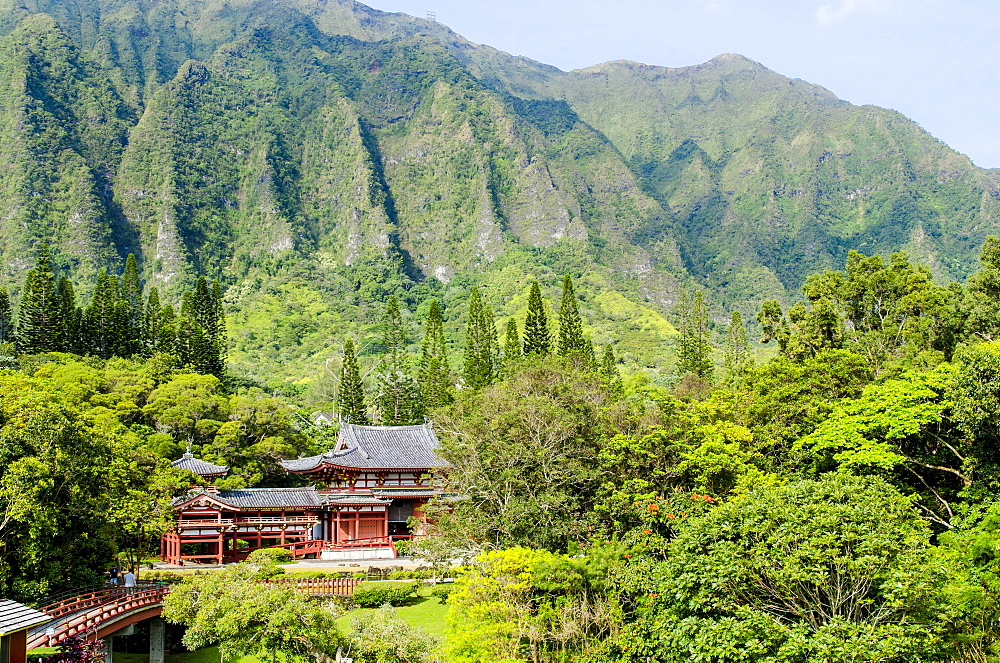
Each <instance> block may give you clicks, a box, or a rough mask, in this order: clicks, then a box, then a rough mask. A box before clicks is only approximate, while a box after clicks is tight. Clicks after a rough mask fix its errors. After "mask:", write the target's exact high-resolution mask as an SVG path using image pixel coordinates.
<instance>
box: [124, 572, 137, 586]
mask: <svg viewBox="0 0 1000 663" xmlns="http://www.w3.org/2000/svg"><path fill="white" fill-rule="evenodd" d="M124 577H125V586H126V587H135V569H129V570H128V572H127V573H126V574H125V576H124Z"/></svg>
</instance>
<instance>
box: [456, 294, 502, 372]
mask: <svg viewBox="0 0 1000 663" xmlns="http://www.w3.org/2000/svg"><path fill="white" fill-rule="evenodd" d="M498 350H499V348H498V346H497V340H496V323H495V322H494V319H493V310H492V309H491V308H490V307H488V306H486V304H485V303H484V302H483V298H482V296H481V295H480V294H479V288H478V287H475V286H473V288H472V292H470V293H469V322H468V325H467V326H466V332H465V361H464V364H463V370H462V378H463V380H464V382H465V386H467V387H468V388H470V389H482V388H483V387H485V386H487V385H490V384H493V382H494V380H495V378H496V376H497V369H498V357H497V354H498Z"/></svg>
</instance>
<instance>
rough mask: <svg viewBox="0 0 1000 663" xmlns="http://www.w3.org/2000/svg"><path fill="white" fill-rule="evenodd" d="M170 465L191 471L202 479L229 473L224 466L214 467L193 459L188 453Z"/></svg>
mask: <svg viewBox="0 0 1000 663" xmlns="http://www.w3.org/2000/svg"><path fill="white" fill-rule="evenodd" d="M170 464H171V465H173V466H174V467H176V468H179V469H182V470H191V471H192V472H194V473H195V474H198V475H200V476H203V477H210V476H215V475H217V474H225V473H226V472H228V471H229V468H228V467H227V466H225V465H214V464H212V463H209V462H206V461H203V460H201V459H199V458H195V457H194V456H193V455H192V454H191V452H190V451H188V452H187V453H185V454H184V455H183V456H181V457H180V458H178V459H177V460H175V461H173V462H171V463H170Z"/></svg>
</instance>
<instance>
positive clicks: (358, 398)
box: [337, 338, 371, 426]
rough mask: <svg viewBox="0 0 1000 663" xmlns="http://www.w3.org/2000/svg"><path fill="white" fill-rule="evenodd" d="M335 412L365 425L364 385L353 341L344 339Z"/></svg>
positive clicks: (366, 423)
mask: <svg viewBox="0 0 1000 663" xmlns="http://www.w3.org/2000/svg"><path fill="white" fill-rule="evenodd" d="M337 412H338V414H340V416H341V418H343V419H344V420H345V421H348V422H350V423H352V424H356V425H359V426H367V425H369V424H370V423H371V421H370V420H369V418H368V408H367V407H365V392H364V386H363V385H362V384H361V371H360V369H359V368H358V357H357V355H356V354H355V352H354V341H352V340H351V339H350V338H348V339H346V340H345V341H344V360H343V362H341V364H340V385H339V386H338V387H337Z"/></svg>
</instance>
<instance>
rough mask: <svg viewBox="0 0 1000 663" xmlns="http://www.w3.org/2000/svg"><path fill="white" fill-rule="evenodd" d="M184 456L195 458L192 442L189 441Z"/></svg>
mask: <svg viewBox="0 0 1000 663" xmlns="http://www.w3.org/2000/svg"><path fill="white" fill-rule="evenodd" d="M184 458H194V454H193V453H191V443H190V442H188V446H187V451H185V452H184Z"/></svg>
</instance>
